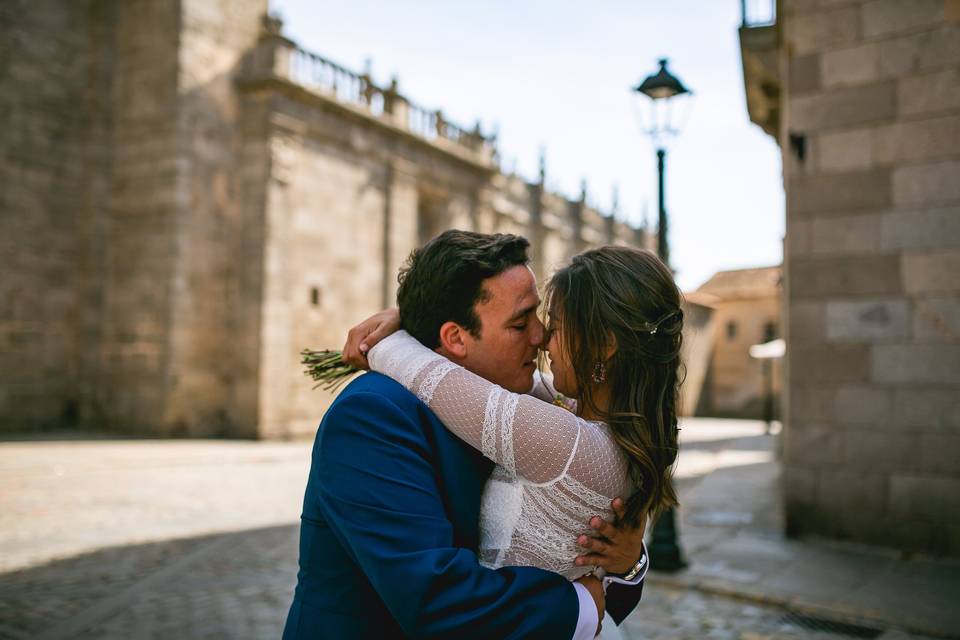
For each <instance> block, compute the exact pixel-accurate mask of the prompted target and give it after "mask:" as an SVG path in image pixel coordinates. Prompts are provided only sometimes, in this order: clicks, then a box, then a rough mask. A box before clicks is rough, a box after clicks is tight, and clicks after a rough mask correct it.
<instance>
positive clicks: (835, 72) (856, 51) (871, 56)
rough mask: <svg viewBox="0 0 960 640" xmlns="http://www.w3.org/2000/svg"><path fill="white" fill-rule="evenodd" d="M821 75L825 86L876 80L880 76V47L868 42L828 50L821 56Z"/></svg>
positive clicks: (865, 82) (857, 83) (849, 84)
mask: <svg viewBox="0 0 960 640" xmlns="http://www.w3.org/2000/svg"><path fill="white" fill-rule="evenodd" d="M820 76H821V77H822V78H823V86H824V87H825V88H832V87H847V86H853V85H863V84H869V83H871V82H875V81H876V80H877V79H878V78H879V77H880V48H879V46H878V45H877V44H876V43H868V44H863V45H859V46H856V47H849V48H846V49H835V50H833V51H827V52H825V53H823V54H822V55H821V56H820Z"/></svg>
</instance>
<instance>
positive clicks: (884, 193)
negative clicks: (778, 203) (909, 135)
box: [787, 169, 893, 216]
mask: <svg viewBox="0 0 960 640" xmlns="http://www.w3.org/2000/svg"><path fill="white" fill-rule="evenodd" d="M787 197H788V207H789V208H788V215H799V216H805V215H825V214H830V213H834V214H840V215H843V214H846V213H850V212H855V211H858V210H877V209H885V208H888V207H889V206H890V204H891V203H892V201H893V193H892V181H891V178H890V170H889V169H870V170H865V171H848V172H844V173H820V174H813V175H800V176H792V177H791V178H790V182H789V186H788V189H787Z"/></svg>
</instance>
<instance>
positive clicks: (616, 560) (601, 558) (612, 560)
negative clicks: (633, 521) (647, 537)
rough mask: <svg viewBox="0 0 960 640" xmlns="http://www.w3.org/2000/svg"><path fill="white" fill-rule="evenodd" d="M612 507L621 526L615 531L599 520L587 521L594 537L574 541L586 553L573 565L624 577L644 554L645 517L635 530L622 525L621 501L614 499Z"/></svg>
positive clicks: (582, 536) (623, 506)
mask: <svg viewBox="0 0 960 640" xmlns="http://www.w3.org/2000/svg"><path fill="white" fill-rule="evenodd" d="M611 506H612V507H613V512H614V513H615V514H616V515H617V521H618V522H619V523H620V526H619V527H616V526H614V525H613V524H611V523H609V522H607V521H606V520H604V519H603V518H601V517H600V516H593V517H592V518H590V527H591V528H592V529H593V534H591V535H589V536H588V535H581V536H580V537H579V538H577V544H579V545H580V546H581V547H583V548H584V549H587V550H588V551H589V553H585V554H583V555H580V556H577V559H576V564H577V565H580V566H584V565H594V566H597V567H603V568H604V569H606V570H607V573H614V574H623V573H626V572H628V571H630V569H632V568H633V565H635V564H636V563H637V560H639V559H640V555H641V553H643V532H644V530H645V529H646V527H647V517H646V516H644V517H643V519H642V520H641V521H640V525H639V526H638V527H636V528H633V527H629V526H627V525H626V523H624V522H623V517H624V515H625V514H626V505H625V504H624V501H623V498H614V499H613V502H612V503H611Z"/></svg>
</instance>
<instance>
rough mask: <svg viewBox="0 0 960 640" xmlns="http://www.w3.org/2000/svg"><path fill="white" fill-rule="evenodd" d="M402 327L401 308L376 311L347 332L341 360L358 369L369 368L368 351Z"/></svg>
mask: <svg viewBox="0 0 960 640" xmlns="http://www.w3.org/2000/svg"><path fill="white" fill-rule="evenodd" d="M398 329H400V310H399V309H384V310H383V311H381V312H380V313H375V314H373V315H372V316H370V317H369V318H367V319H366V320H364V321H363V322H361V323H360V324H358V325H357V326H355V327H354V328H352V329H350V331H349V333H347V342H346V344H344V345H343V351H342V353H341V355H340V358H341V360H343V361H344V362H346V363H347V364H352V365H353V366H355V367H357V368H358V369H369V368H370V363H369V362H367V352H368V351H370V349H372V348H373V345H375V344H377V343H378V342H380V341H381V340H383V339H384V338H386V337H387V336H389V335H390V334H392V333H394V332H396V331H397V330H398Z"/></svg>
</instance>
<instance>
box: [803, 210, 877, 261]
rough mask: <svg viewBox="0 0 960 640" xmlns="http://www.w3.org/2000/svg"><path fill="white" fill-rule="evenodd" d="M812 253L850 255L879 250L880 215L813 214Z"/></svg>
mask: <svg viewBox="0 0 960 640" xmlns="http://www.w3.org/2000/svg"><path fill="white" fill-rule="evenodd" d="M812 223H813V226H812V230H813V231H812V234H811V243H812V246H811V254H812V255H837V254H839V255H853V254H858V253H877V252H878V251H879V250H880V216H879V215H877V214H867V215H861V216H839V217H827V218H813V220H812Z"/></svg>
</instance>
